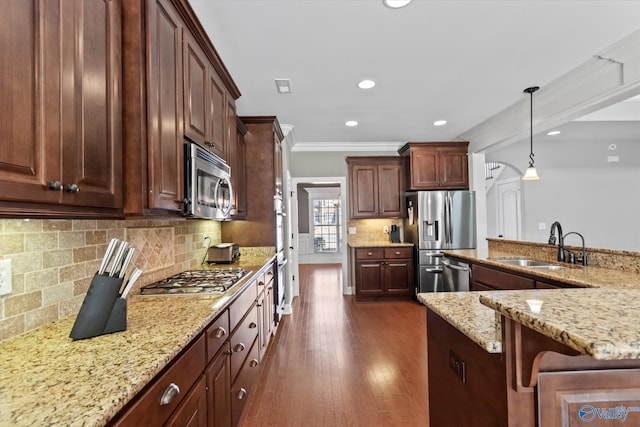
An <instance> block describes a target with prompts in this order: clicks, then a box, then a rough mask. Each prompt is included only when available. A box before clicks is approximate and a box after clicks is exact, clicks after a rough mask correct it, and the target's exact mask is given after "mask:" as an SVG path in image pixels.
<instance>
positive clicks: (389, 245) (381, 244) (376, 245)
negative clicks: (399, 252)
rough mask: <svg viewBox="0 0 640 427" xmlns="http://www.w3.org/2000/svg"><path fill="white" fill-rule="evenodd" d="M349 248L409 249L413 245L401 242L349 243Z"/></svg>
mask: <svg viewBox="0 0 640 427" xmlns="http://www.w3.org/2000/svg"><path fill="white" fill-rule="evenodd" d="M348 245H349V247H351V248H409V247H413V243H407V242H401V243H391V242H349V243H348Z"/></svg>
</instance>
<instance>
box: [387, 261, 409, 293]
mask: <svg viewBox="0 0 640 427" xmlns="http://www.w3.org/2000/svg"><path fill="white" fill-rule="evenodd" d="M383 274H384V279H383V282H384V290H385V293H387V294H389V295H392V294H393V295H413V261H412V260H407V259H404V260H403V259H394V260H387V261H385V264H384V267H383Z"/></svg>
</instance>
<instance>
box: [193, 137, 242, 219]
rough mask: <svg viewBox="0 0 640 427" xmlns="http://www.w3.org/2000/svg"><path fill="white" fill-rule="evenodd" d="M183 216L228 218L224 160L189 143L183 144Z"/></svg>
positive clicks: (228, 183)
mask: <svg viewBox="0 0 640 427" xmlns="http://www.w3.org/2000/svg"><path fill="white" fill-rule="evenodd" d="M184 159H185V165H184V178H185V179H184V186H185V192H184V194H185V200H184V214H185V216H187V217H193V218H205V219H215V220H218V221H223V220H226V219H229V218H230V216H231V207H232V200H233V189H232V188H231V168H230V167H229V165H227V164H226V163H225V162H224V160H222V159H221V158H220V157H218V156H216V155H215V154H212V153H210V152H209V151H207V150H205V149H204V148H202V147H200V146H199V145H198V144H195V143H193V142H190V141H186V142H185V144H184Z"/></svg>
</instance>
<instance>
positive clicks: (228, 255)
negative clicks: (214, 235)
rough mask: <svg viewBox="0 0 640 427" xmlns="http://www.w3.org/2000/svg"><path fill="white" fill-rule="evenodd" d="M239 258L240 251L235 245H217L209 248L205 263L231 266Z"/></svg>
mask: <svg viewBox="0 0 640 427" xmlns="http://www.w3.org/2000/svg"><path fill="white" fill-rule="evenodd" d="M238 258H240V250H239V249H238V245H237V244H235V243H218V244H217V245H213V246H211V247H209V250H208V252H207V262H210V263H214V264H231V263H233V262H235V261H236V260H237V259H238Z"/></svg>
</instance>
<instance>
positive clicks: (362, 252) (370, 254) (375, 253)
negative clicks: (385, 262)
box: [356, 248, 384, 259]
mask: <svg viewBox="0 0 640 427" xmlns="http://www.w3.org/2000/svg"><path fill="white" fill-rule="evenodd" d="M381 258H384V249H383V248H358V249H356V259H381Z"/></svg>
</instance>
